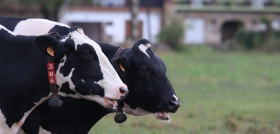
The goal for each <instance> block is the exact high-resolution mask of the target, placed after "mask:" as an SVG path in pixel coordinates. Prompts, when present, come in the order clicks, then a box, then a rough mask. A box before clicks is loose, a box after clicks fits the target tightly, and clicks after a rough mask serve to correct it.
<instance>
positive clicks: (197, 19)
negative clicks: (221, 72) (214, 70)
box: [174, 0, 280, 44]
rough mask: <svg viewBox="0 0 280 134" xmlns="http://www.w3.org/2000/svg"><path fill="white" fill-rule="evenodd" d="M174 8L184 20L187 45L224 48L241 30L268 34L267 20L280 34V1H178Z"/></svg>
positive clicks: (176, 0)
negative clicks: (218, 45)
mask: <svg viewBox="0 0 280 134" xmlns="http://www.w3.org/2000/svg"><path fill="white" fill-rule="evenodd" d="M174 8H175V10H176V12H177V14H178V15H180V16H182V18H183V22H184V25H185V37H184V43H186V44H203V43H206V44H222V43H224V42H227V41H229V40H231V39H232V38H233V35H234V33H235V32H236V31H237V30H238V28H240V27H243V28H245V29H247V30H253V31H261V30H265V29H266V25H265V24H264V23H262V22H261V17H263V16H265V17H266V18H269V19H270V20H271V27H272V28H273V29H274V30H278V31H279V30H280V0H175V5H174Z"/></svg>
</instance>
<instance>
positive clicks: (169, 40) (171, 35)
mask: <svg viewBox="0 0 280 134" xmlns="http://www.w3.org/2000/svg"><path fill="white" fill-rule="evenodd" d="M168 20H169V21H170V23H169V24H167V25H166V26H165V27H163V28H162V29H161V31H160V33H159V35H158V39H159V41H160V42H162V43H165V44H166V45H168V46H170V47H171V48H173V49H175V50H181V48H182V44H183V43H182V39H183V36H184V26H183V24H182V22H181V21H180V20H179V19H178V18H177V17H176V16H172V17H171V16H169V17H168Z"/></svg>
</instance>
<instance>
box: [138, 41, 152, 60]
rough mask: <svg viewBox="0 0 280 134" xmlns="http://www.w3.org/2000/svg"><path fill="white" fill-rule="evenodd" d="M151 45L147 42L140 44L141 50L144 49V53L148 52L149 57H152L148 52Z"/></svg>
mask: <svg viewBox="0 0 280 134" xmlns="http://www.w3.org/2000/svg"><path fill="white" fill-rule="evenodd" d="M150 47H151V45H150V44H145V45H144V44H141V45H139V49H140V51H142V52H143V53H144V54H146V55H147V56H148V57H149V58H150V56H149V55H148V53H147V49H148V48H150Z"/></svg>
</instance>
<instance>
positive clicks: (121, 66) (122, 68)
mask: <svg viewBox="0 0 280 134" xmlns="http://www.w3.org/2000/svg"><path fill="white" fill-rule="evenodd" d="M119 66H120V68H121V70H122V71H123V72H125V69H124V67H123V65H122V64H119Z"/></svg>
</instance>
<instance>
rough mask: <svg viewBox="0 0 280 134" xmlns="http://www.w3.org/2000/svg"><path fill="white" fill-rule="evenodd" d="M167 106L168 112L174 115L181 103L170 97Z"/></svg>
mask: <svg viewBox="0 0 280 134" xmlns="http://www.w3.org/2000/svg"><path fill="white" fill-rule="evenodd" d="M168 104H169V106H170V111H169V112H173V113H175V112H176V111H177V110H178V108H179V107H180V106H181V102H180V100H179V99H176V98H175V97H172V98H171V99H170V100H169V102H168Z"/></svg>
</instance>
